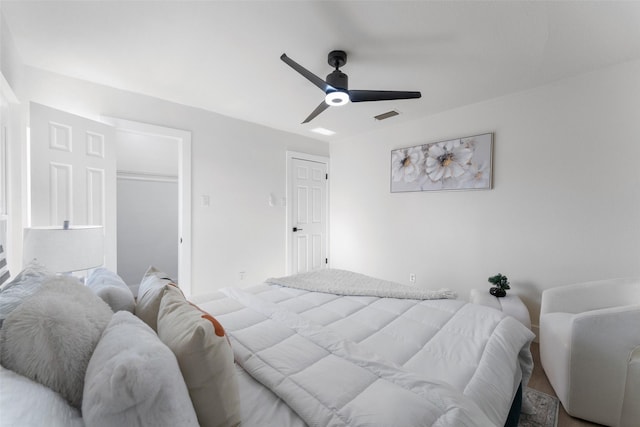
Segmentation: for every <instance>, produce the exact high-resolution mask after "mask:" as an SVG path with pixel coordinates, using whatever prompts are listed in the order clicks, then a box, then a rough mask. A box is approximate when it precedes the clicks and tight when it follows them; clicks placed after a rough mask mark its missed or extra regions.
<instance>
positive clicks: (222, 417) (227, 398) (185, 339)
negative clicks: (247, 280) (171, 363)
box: [158, 286, 240, 427]
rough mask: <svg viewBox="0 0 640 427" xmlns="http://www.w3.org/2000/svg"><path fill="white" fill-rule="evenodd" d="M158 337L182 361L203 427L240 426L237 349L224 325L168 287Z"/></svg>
mask: <svg viewBox="0 0 640 427" xmlns="http://www.w3.org/2000/svg"><path fill="white" fill-rule="evenodd" d="M158 336H159V337H160V339H161V340H162V342H164V343H165V344H166V345H168V346H169V348H170V349H171V350H172V351H173V352H174V354H175V355H176V357H177V358H178V364H179V365H180V370H181V372H182V376H183V377H184V380H185V382H186V383H187V388H188V389H189V395H190V396H191V401H192V402H193V407H194V408H195V410H196V414H197V415H198V422H199V423H200V425H201V426H202V427H228V426H236V425H239V424H240V394H239V391H238V380H237V378H236V372H235V366H234V362H233V350H232V349H231V345H230V344H229V340H228V338H227V336H226V334H225V331H224V328H223V327H222V325H220V323H218V321H217V320H216V319H214V318H213V317H212V316H211V315H210V314H208V313H206V312H203V311H202V310H200V309H199V308H198V307H196V306H194V305H192V304H191V303H189V302H188V301H186V300H185V298H184V295H183V294H182V292H181V291H180V290H179V289H178V288H176V287H174V286H167V288H166V290H165V291H164V296H163V297H162V301H161V302H160V312H159V314H158Z"/></svg>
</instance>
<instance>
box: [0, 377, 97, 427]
mask: <svg viewBox="0 0 640 427" xmlns="http://www.w3.org/2000/svg"><path fill="white" fill-rule="evenodd" d="M0 425H3V426H59V427H62V426H64V427H84V425H85V424H84V422H83V421H82V415H81V414H80V410H79V409H77V408H74V407H72V406H71V405H69V402H67V401H66V400H65V399H63V398H62V396H60V394H59V393H56V392H55V391H53V390H51V389H50V388H49V387H45V386H43V385H42V384H40V383H37V382H35V381H32V380H30V379H29V378H27V377H24V376H22V375H19V374H16V373H15V372H13V371H11V370H9V369H5V368H4V367H2V366H0Z"/></svg>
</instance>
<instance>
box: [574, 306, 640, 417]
mask: <svg viewBox="0 0 640 427" xmlns="http://www.w3.org/2000/svg"><path fill="white" fill-rule="evenodd" d="M639 324H640V306H626V307H616V308H607V309H602V310H593V311H589V312H585V313H580V314H576V315H575V316H573V322H572V326H571V327H572V330H573V333H572V334H571V360H570V368H569V369H570V370H571V371H570V375H569V376H570V378H572V379H571V388H572V390H574V393H573V394H572V398H575V399H576V401H582V402H589V401H590V400H592V398H593V396H591V398H589V399H587V398H585V396H588V395H590V393H591V391H589V390H598V395H599V397H598V405H600V406H601V408H607V411H606V413H610V414H616V413H620V411H621V403H622V401H623V398H624V393H625V386H626V384H627V371H628V364H629V360H630V358H631V355H632V353H634V351H635V349H636V348H637V347H639V346H640V328H638V325H639Z"/></svg>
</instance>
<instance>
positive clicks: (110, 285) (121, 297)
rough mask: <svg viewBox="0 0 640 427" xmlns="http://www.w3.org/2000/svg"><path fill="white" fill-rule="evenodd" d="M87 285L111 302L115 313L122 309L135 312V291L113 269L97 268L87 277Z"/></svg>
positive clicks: (104, 299) (110, 304)
mask: <svg viewBox="0 0 640 427" xmlns="http://www.w3.org/2000/svg"><path fill="white" fill-rule="evenodd" d="M86 285H87V286H88V287H89V289H91V290H92V291H93V292H95V294H96V295H98V296H99V297H100V298H102V299H103V301H104V302H106V303H107V304H109V307H111V310H113V312H114V313H115V312H117V311H120V310H125V311H128V312H130V313H133V311H134V309H135V307H136V301H135V299H134V297H133V293H132V292H131V289H129V287H128V286H127V284H126V283H124V280H122V278H120V276H118V275H117V274H116V273H114V272H113V271H111V270H109V269H106V268H104V267H100V268H96V269H95V270H93V271H92V272H91V274H89V277H87V282H86Z"/></svg>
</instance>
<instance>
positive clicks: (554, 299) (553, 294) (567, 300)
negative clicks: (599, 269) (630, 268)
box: [540, 278, 640, 315]
mask: <svg viewBox="0 0 640 427" xmlns="http://www.w3.org/2000/svg"><path fill="white" fill-rule="evenodd" d="M634 301H635V302H634ZM629 304H640V279H638V278H619V279H607V280H598V281H595V282H585V283H575V284H572V285H566V286H559V287H556V288H550V289H546V290H544V291H543V292H542V301H541V305H540V315H542V314H545V313H555V312H563V313H582V312H585V311H592V310H598V309H602V308H608V307H616V306H624V305H629Z"/></svg>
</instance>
